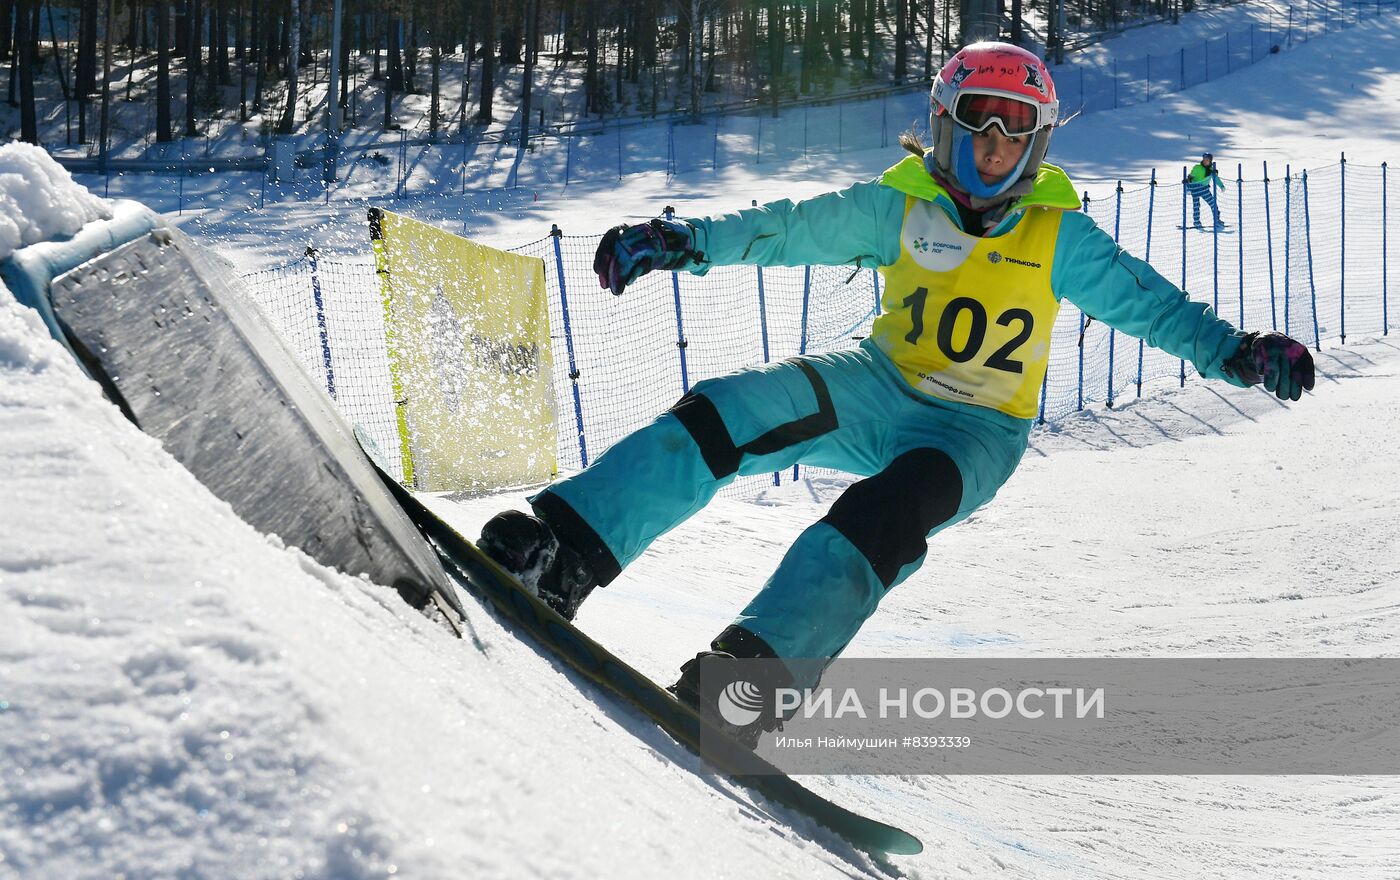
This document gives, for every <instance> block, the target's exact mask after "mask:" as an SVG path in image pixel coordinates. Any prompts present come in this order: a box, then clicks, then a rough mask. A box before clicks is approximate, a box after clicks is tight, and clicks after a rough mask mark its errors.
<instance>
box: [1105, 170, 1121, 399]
mask: <svg viewBox="0 0 1400 880" xmlns="http://www.w3.org/2000/svg"><path fill="white" fill-rule="evenodd" d="M1122 218H1123V181H1121V180H1120V181H1118V191H1117V193H1116V195H1115V199H1114V203H1113V243H1114V244H1117V243H1118V233H1119V229H1120V227H1121V222H1122ZM1117 335H1118V333H1117V331H1115V330H1114V329H1113V328H1112V327H1109V328H1108V400H1107V401H1106V402H1105V403H1106V405H1107V406H1108V408H1109V409H1113V345H1114V342H1115V337H1117Z"/></svg>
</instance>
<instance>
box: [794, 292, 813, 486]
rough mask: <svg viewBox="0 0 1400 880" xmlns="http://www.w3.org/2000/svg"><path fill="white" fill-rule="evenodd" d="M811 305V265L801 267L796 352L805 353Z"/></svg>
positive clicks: (795, 469) (796, 467)
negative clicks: (800, 310)
mask: <svg viewBox="0 0 1400 880" xmlns="http://www.w3.org/2000/svg"><path fill="white" fill-rule="evenodd" d="M811 305H812V267H811V266H803V267H802V336H801V338H800V339H799V341H798V344H797V353H798V354H806V353H807V316H808V314H809V313H810V309H811ZM798 467H799V466H798V465H793V466H792V479H793V482H797V473H798V471H797V469H798Z"/></svg>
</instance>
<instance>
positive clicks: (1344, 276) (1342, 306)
mask: <svg viewBox="0 0 1400 880" xmlns="http://www.w3.org/2000/svg"><path fill="white" fill-rule="evenodd" d="M1338 309H1339V310H1340V311H1341V313H1342V314H1341V323H1342V345H1346V344H1347V154H1346V153H1343V154H1342V279H1341V303H1340V305H1339V306H1338Z"/></svg>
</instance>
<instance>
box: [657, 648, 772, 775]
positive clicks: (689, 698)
mask: <svg viewBox="0 0 1400 880" xmlns="http://www.w3.org/2000/svg"><path fill="white" fill-rule="evenodd" d="M710 648H711V650H709V651H701V652H700V653H699V654H696V655H695V658H694V659H692V660H687V661H686V662H685V664H684V665H682V666H681V677H680V680H678V681H677V682H676V683H675V684H673V685H671V686H670V687H669V688H667V690H669V691H670V692H671V693H673V694H675V696H676V699H678V700H680V701H681V702H682V703H684V704H685V705H687V706H689V707H690V708H692V709H694V710H695V711H696V712H698V713H700V715H701V717H703V718H705V719H706V720H707V721H709V722H710V723H712V724H714V725H715V726H716V727H718V728H719V729H720V730H722V731H724V732H725V733H727V734H728V735H729V736H731V737H732V738H734V739H735V740H738V741H739V742H740V743H742V744H743V745H744V747H745V748H748V749H753V748H755V747H756V746H757V745H758V740H759V737H761V736H762V735H763V734H764V733H765V732H767V731H770V730H779V729H781V728H782V726H783V722H782V718H780V717H779V716H778V711H777V691H778V688H785V687H792V684H793V678H792V675H791V673H789V672H788V671H787V670H786V668H785V667H784V666H783V664H782V663H781V662H773V663H763V664H742V663H740V661H741V660H772V661H777V660H778V655H777V654H776V653H775V652H774V651H773V649H772V648H771V647H769V646H768V643H767V642H765V641H764V640H763V639H761V638H760V637H758V636H756V635H754V634H753V633H751V632H749V631H748V630H746V629H744V628H743V627H741V626H733V625H731V626H729V627H727V628H726V629H725V630H724V632H722V633H720V634H719V636H718V637H717V638H716V639H715V640H714V641H713V642H711V643H710ZM755 678H758V679H759V680H757V681H755V680H754V679H755ZM736 709H737V711H736ZM755 712H756V713H757V714H754V713H755ZM726 715H728V717H726ZM739 721H742V722H744V723H735V722H739Z"/></svg>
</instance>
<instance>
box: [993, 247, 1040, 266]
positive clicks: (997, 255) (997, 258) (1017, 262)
mask: <svg viewBox="0 0 1400 880" xmlns="http://www.w3.org/2000/svg"><path fill="white" fill-rule="evenodd" d="M987 260H988V262H991V263H1000V262H1002V261H1003V260H1004V261H1006V262H1008V263H1011V264H1012V265H1015V266H1025V267H1026V268H1027V269H1039V268H1041V266H1040V264H1039V263H1036V262H1033V261H1031V260H1018V259H1016V258H1015V257H1007V256H1003V255H1002V253H1001V251H992V252H991V253H989V254H987Z"/></svg>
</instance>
